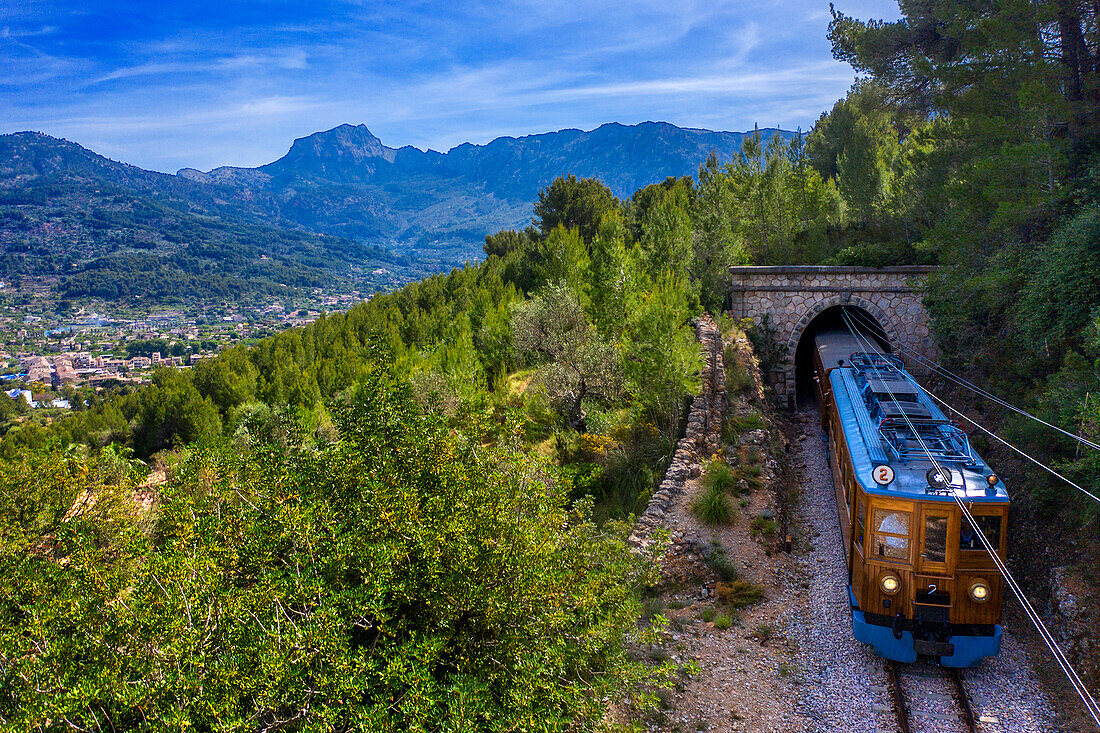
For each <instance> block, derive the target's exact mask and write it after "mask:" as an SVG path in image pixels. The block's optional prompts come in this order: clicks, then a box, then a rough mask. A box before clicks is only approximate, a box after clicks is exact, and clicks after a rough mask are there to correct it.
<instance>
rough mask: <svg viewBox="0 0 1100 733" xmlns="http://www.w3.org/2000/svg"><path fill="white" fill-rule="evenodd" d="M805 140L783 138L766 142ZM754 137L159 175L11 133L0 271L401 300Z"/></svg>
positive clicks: (134, 284) (303, 155) (108, 289)
mask: <svg viewBox="0 0 1100 733" xmlns="http://www.w3.org/2000/svg"><path fill="white" fill-rule="evenodd" d="M760 133H761V135H762V136H763V137H764V138H765V139H768V138H770V137H771V136H773V135H777V134H778V135H781V136H783V137H785V138H786V137H790V136H792V135H793V133H790V132H785V131H781V130H775V129H765V130H761V131H760ZM747 134H751V133H738V132H711V131H708V130H697V129H688V128H681V127H676V126H675V125H671V124H668V123H654V122H646V123H642V124H639V125H621V124H617V123H610V124H606V125H602V126H600V127H598V128H596V129H595V130H592V131H589V132H584V131H581V130H572V129H569V130H559V131H557V132H549V133H544V134H539V135H528V136H524V137H518V138H513V137H501V138H497V139H496V140H493V141H492V142H490V143H488V144H486V145H473V144H470V143H464V144H462V145H459V146H457V147H455V148H452V149H451V150H449V151H447V152H446V153H439V152H436V151H433V150H427V151H422V150H419V149H417V148H414V147H409V146H406V147H402V148H391V147H388V146H386V145H384V144H383V143H382V141H381V140H379V139H378V138H377V137H375V136H374V135H373V134H372V133H371V132H370V130H368V129H367V127H366V126H364V125H340V126H339V127H336V128H333V129H331V130H327V131H324V132H317V133H314V134H312V135H309V136H307V137H303V138H299V139H297V140H295V141H294V143H293V144H292V145H291V147H290V150H289V151H288V152H287V154H286V155H284V156H283V157H281V158H279V159H278V160H276V161H274V162H271V163H268V164H266V165H262V166H259V167H257V168H239V167H228V166H227V167H221V168H215V169H213V170H210V171H206V172H203V171H198V170H194V169H191V168H184V169H182V170H180V171H179V172H178V173H177V174H176V175H169V174H164V173H156V172H153V171H147V170H143V169H141V168H137V167H135V166H131V165H127V164H124V163H118V162H115V161H112V160H109V159H107V158H104V157H102V156H100V155H97V154H96V153H93V152H92V151H89V150H87V149H85V148H83V147H81V146H79V145H77V144H75V143H72V142H68V141H65V140H59V139H57V138H53V137H49V136H47V135H43V134H41V133H33V132H27V133H15V134H10V135H2V136H0V248H2V254H0V275H3V276H6V277H8V278H11V277H13V276H15V277H18V276H19V275H35V276H42V275H55V276H57V277H58V282H59V288H60V289H61V290H62V291H64V292H66V293H67V294H69V295H73V296H82V295H98V296H101V297H107V298H122V297H134V296H149V297H153V298H161V299H164V298H168V299H173V298H183V297H190V296H196V295H197V296H212V297H227V296H233V295H240V294H241V293H242V292H245V291H257V290H258V291H263V292H269V291H270V292H278V291H279V290H280V289H285V288H288V287H289V288H295V287H337V288H338V287H342V286H346V287H349V288H350V287H353V286H358V287H360V288H365V289H371V288H375V289H377V288H384V287H388V286H392V285H394V284H398V283H399V282H400V281H405V280H410V279H414V278H417V277H422V276H423V275H424V274H427V273H428V272H431V271H434V270H439V269H443V268H445V267H447V266H450V265H454V264H458V263H461V262H462V261H464V260H468V259H477V258H479V257H480V256H481V255H482V253H481V244H482V242H483V241H484V238H485V235H486V234H491V233H494V232H496V231H499V230H500V229H505V228H522V227H523V226H526V225H527V224H528V223H530V219H531V215H532V205H533V203H534V201H535V200H536V199H537V196H538V192H539V190H541V189H542V188H543V187H545V186H546V185H548V184H549V183H550V182H551V181H553V180H554V178H556V177H558V176H561V175H567V174H575V175H577V176H578V177H587V176H591V177H595V178H598V179H600V180H602V181H603V182H604V183H605V184H606V185H607V186H608V187H610V188H611V190H612V191H613V192H614V193H615V195H617V196H619V197H621V198H625V197H629V196H630V195H631V194H632V193H633V192H634V191H635V190H637V189H638V188H641V187H643V186H646V185H648V184H650V183H655V182H659V181H661V180H664V179H665V178H666V177H668V176H682V175H692V174H694V173H696V172H697V171H698V167H699V165H700V164H701V163H703V162H704V161H705V160H706V158H707V156H708V155H709V154H710V153H712V152H713V153H716V154H717V155H718V157H719V159H720V160H729V159H730V158H731V157H732V156H733V155H735V154H736V153H737V151H738V150H739V149H740V147H741V143H742V140H743V139H744V137H745V136H746V135H747Z"/></svg>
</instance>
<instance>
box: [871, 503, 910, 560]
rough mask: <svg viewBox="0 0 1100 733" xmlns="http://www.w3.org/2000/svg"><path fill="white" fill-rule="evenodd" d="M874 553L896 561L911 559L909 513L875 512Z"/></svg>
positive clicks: (879, 510) (882, 510)
mask: <svg viewBox="0 0 1100 733" xmlns="http://www.w3.org/2000/svg"><path fill="white" fill-rule="evenodd" d="M874 530H875V541H874V552H875V554H877V555H881V556H883V557H892V558H894V559H895V560H908V559H909V512H894V511H890V510H888V509H876V510H875V523H874Z"/></svg>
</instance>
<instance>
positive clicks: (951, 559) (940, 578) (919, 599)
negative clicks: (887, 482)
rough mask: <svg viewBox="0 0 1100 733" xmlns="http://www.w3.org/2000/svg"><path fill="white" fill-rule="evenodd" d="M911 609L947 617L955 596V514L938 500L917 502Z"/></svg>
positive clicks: (936, 617) (942, 618)
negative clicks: (915, 549)
mask: <svg viewBox="0 0 1100 733" xmlns="http://www.w3.org/2000/svg"><path fill="white" fill-rule="evenodd" d="M920 507H921V511H920V525H919V528H918V530H919V534H918V536H919V542H920V545H919V548H920V552H919V553H918V555H917V567H916V570H917V572H916V578H915V580H916V583H915V587H914V589H913V590H914V594H913V595H914V597H913V601H914V603H915V604H916V607H915V608H914V610H915V611H916V612H918V613H920V615H921V617H922V618H924V619H927V620H934V621H947V620H948V615H949V613H950V608H951V606H952V605H953V599H954V596H955V588H954V565H955V557H956V551H955V543H952V542H950V541H949V538H951V537H957V536H958V532H959V526H958V521H959V520H958V516H957V514H956V513H955V512H954V511H952V510H951V508H950V507H945V506H943V505H942V504H932V503H925V504H921V505H920Z"/></svg>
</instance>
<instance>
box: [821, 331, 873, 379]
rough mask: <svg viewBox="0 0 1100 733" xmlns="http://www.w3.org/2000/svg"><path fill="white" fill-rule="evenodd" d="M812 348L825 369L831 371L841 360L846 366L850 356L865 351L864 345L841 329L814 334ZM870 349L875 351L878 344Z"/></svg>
mask: <svg viewBox="0 0 1100 733" xmlns="http://www.w3.org/2000/svg"><path fill="white" fill-rule="evenodd" d="M814 347H815V348H816V349H817V353H818V354H819V355H820V356H821V364H822V366H823V367H824V368H825V369H832V368H833V367H835V366H836V365H837V364H838V363H839V362H840V361H841V360H843V361H844V363H845V364H847V363H848V360H849V359H850V358H851V356H852V354H856V353H859V352H861V351H866V347H865V345H864V344H862V343H860V342H859V341H857V340H856V338H855V337H854V336H852V334H851V333H849V332H848V331H847V330H842V329H828V330H824V331H818V332H817V333H815V334H814ZM872 347H873V348H876V349H877V348H878V344H872Z"/></svg>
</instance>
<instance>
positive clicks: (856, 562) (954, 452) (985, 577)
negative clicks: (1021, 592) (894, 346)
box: [812, 327, 1009, 667]
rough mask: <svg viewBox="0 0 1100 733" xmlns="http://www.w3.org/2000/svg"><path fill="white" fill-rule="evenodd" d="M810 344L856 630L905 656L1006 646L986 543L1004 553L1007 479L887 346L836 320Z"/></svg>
mask: <svg viewBox="0 0 1100 733" xmlns="http://www.w3.org/2000/svg"><path fill="white" fill-rule="evenodd" d="M812 351H813V360H814V365H813V379H814V390H815V392H816V396H817V399H818V405H819V406H820V408H821V416H822V428H823V430H824V439H825V440H826V441H827V446H828V448H827V452H828V457H829V466H830V469H831V471H832V475H833V485H834V486H835V488H836V502H837V510H838V514H839V515H840V526H841V534H842V536H843V538H844V547H845V557H846V560H847V565H848V600H849V603H850V605H851V612H852V629H853V634H854V636H855V638H856V639H857V640H859V641H861V642H864V643H867V644H870V645H871V646H872V647H873V648H874V651H875V653H876V654H878V655H879V656H881V657H883V658H885V659H890V660H894V661H897V662H903V663H908V662H914V661H916V659H917V657H918V655H921V656H924V657H934V658H936V659H938V661H939V663H940V664H941V665H943V666H945V667H969V666H972V665H974V664H976V663H978V662H979V661H980V660H981V659H983V658H985V657H989V656H994V655H996V654H997V653H998V652H999V651H1000V647H1001V633H1002V628H1001V608H1002V601H1003V593H1004V582H1003V578H1002V577H1001V574H1000V572H999V571H998V569H997V566H996V564H995V563H994V562H993V558H992V557H991V555H990V553H989V552H988V550H987V549H986V548H987V547H988V548H991V549H994V550H995V551H996V553H997V554H998V556H999V557H1000V558H1001V559H1002V560H1003V559H1004V558H1005V557H1006V548H1007V541H1008V511H1009V497H1008V492H1007V490H1006V488H1005V486H1004V483H1003V482H1002V481H1001V480H1000V479H999V478H998V477H997V475H996V474H995V473H994V472H993V471H992V470H991V469H990V467H989V466H988V465H987V464H986V462H985V461H984V460H982V458H981V456H979V455H978V454H977V453H976V452H975V451H974V450H973V449H972V447H971V445H970V442H969V440H968V437H967V434H966V432H965V431H964V430H963V429H962V428H961V427H960V426H959V425H958V424H956V423H953V422H952V421H950V420H949V419H948V418H947V417H946V416H945V415H944V413H943V412H942V411H941V410H940V409H939V407H938V406H937V405H936V404H935V403H934V402H933V401H932V400H931V398H930V397H929V396H928V395H927V393H926V392H925V391H924V390H922V389H921V388H920V387H919V386H918V384H917V382H916V380H915V379H914V378H913V377H912V375H910V374H909V373H908V372H907V371H906V369H905V368H904V365H903V363H902V361H901V360H900V359H899V358H898V357H897V356H896V355H894V354H892V353H890V352H889V351H888V350H887V349H886V348H885V347H882V346H880V344H878V343H877V342H874V340H873V339H871V338H869V337H867V338H865V337H859V338H857V336H856V333H855V332H853V331H851V330H845V329H844V328H843V327H836V328H827V329H822V330H820V331H819V332H818V333H816V334H814V341H813V350H812ZM960 503H962V504H964V505H965V506H966V507H967V509H968V513H969V514H970V516H971V517H972V519H973V521H970V519H969V518H967V517H966V516H965V514H964V512H963V511H962V508H961V507H960ZM979 533H980V534H981V535H984V538H985V542H983V541H982V537H981V536H979Z"/></svg>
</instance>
